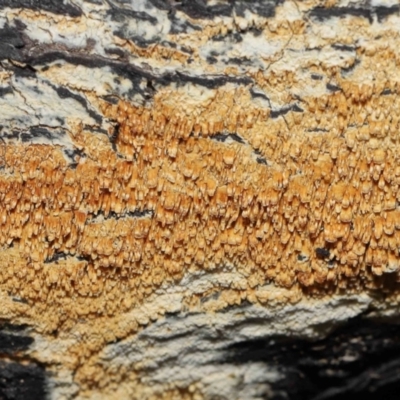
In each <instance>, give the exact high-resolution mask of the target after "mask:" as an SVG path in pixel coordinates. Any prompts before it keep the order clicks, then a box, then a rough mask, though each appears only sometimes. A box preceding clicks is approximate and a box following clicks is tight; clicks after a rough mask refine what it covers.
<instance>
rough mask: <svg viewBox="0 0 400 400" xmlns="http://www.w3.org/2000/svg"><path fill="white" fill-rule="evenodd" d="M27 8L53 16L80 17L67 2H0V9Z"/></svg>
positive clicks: (0, 0) (72, 5)
mask: <svg viewBox="0 0 400 400" xmlns="http://www.w3.org/2000/svg"><path fill="white" fill-rule="evenodd" d="M5 7H9V8H28V9H30V10H35V11H47V12H50V13H53V14H59V15H68V16H69V17H80V16H81V15H82V10H81V9H80V8H78V7H77V6H75V5H74V4H72V3H71V2H69V1H60V0H0V8H5Z"/></svg>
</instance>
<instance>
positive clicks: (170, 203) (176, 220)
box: [0, 0, 400, 399]
mask: <svg viewBox="0 0 400 400" xmlns="http://www.w3.org/2000/svg"><path fill="white" fill-rule="evenodd" d="M76 3H77V4H78V3H79V4H80V5H81V7H82V8H83V9H84V11H85V13H83V14H82V16H80V17H76V18H70V17H65V16H57V15H52V14H50V13H47V12H45V11H42V12H40V13H38V12H35V11H32V10H27V9H24V10H19V9H7V11H4V10H2V11H1V15H0V16H1V17H5V16H6V15H7V16H8V18H9V20H10V21H12V20H14V19H19V20H20V21H21V22H22V23H24V24H25V25H27V26H29V27H30V29H29V31H28V33H27V35H28V36H29V35H30V40H31V42H30V46H32V47H31V50H30V51H32V52H34V51H37V52H44V50H43V49H49V52H50V50H51V51H53V52H56V51H58V52H63V51H67V52H70V53H71V54H73V55H76V54H80V55H82V54H84V55H85V56H86V55H87V56H88V57H89V56H93V57H94V55H96V57H97V56H98V58H97V59H96V60H98V66H95V67H93V66H90V67H88V66H87V65H76V63H77V62H75V61H74V59H73V57H72V56H70V58H68V59H63V60H57V59H55V60H54V61H52V62H49V63H48V65H46V66H45V65H44V64H43V65H41V64H39V65H36V66H35V68H36V77H35V79H36V81H35V82H33V78H26V77H22V78H18V77H16V75H15V74H14V72H12V71H14V70H15V69H11V68H10V70H9V71H6V70H4V71H0V85H1V87H3V86H4V85H7V84H10V85H11V87H12V88H13V90H14V93H8V94H6V95H4V96H3V97H0V106H1V107H2V110H3V113H2V115H1V116H0V122H1V124H2V126H4V127H5V128H7V129H8V128H9V131H10V132H11V131H12V130H13V129H15V130H18V132H19V133H20V134H22V133H25V132H26V131H27V130H28V128H29V127H30V126H42V125H43V126H46V127H50V128H54V129H55V128H56V127H61V128H62V130H63V132H64V133H63V134H59V136H57V137H56V138H55V139H54V141H52V140H53V139H51V140H49V139H37V138H34V139H32V140H27V141H17V140H14V139H13V138H12V137H11V135H8V136H7V132H8V131H7V132H6V130H7V129H5V130H4V131H2V133H1V135H2V136H1V138H2V141H1V142H0V167H1V170H0V291H1V293H0V294H1V298H2V304H3V306H2V314H1V318H7V319H10V320H11V319H12V320H13V321H17V322H21V323H27V324H29V325H30V326H32V327H33V328H32V329H33V330H34V332H35V334H36V335H37V344H36V346H37V347H36V348H34V350H33V352H32V354H33V356H34V357H36V358H37V359H38V360H40V361H42V362H45V363H48V365H51V367H49V368H50V369H51V368H52V371H53V373H54V376H56V377H58V378H55V380H56V381H57V379H59V381H60V382H62V379H64V378H62V373H61V372H60V371H61V370H62V368H66V369H67V370H68V371H69V373H71V378H70V379H71V380H72V383H73V384H75V385H76V386H75V389H71V390H72V392H71V393H69V394H66V395H65V397H64V398H93V399H94V398H98V397H96V396H98V393H100V391H101V393H103V396H104V397H102V398H132V399H133V398H135V399H136V398H138V399H139V398H141V399H142V398H146V399H151V398H157V399H160V398H165V399H201V398H203V397H204V396H205V397H206V398H207V396H206V395H204V391H203V389H204V388H203V386H201V384H200V383H201V382H200V383H199V382H193V384H192V385H186V384H185V385H186V386H185V385H183V386H179V382H170V383H168V384H166V383H165V382H162V383H159V384H158V386H157V385H155V386H154V389H153V386H152V384H150V383H149V384H146V383H143V381H142V377H143V374H144V373H145V372H143V371H145V367H143V365H141V364H140V363H139V362H138V363H136V364H135V363H132V364H130V365H123V364H121V365H118V366H116V367H115V368H114V367H109V366H105V363H103V362H102V358H101V357H102V353H101V352H102V351H103V350H104V348H106V346H107V345H108V344H110V343H113V342H114V341H117V340H118V341H119V340H124V339H127V340H129V338H132V337H134V335H135V334H137V332H140V331H141V330H142V329H143V328H144V327H147V326H150V325H151V323H153V322H154V321H158V320H159V319H160V318H162V317H163V315H164V314H165V313H170V312H183V311H188V312H198V313H206V314H207V313H209V314H210V315H213V313H215V312H218V311H220V310H223V309H226V308H227V307H228V306H239V305H241V304H243V302H245V301H246V302H248V303H250V304H251V305H253V306H257V307H258V306H260V307H261V306H265V307H272V306H276V305H288V306H290V307H291V305H292V304H295V303H298V302H300V301H304V302H307V301H309V299H310V298H326V297H325V296H335V295H337V296H339V295H346V296H347V295H352V294H359V293H364V292H367V293H371V292H372V293H374V294H377V293H378V294H380V295H382V296H387V299H386V300H385V301H387V304H390V306H391V307H395V306H396V305H397V304H398V302H397V282H398V280H399V278H400V261H399V253H398V252H399V250H398V249H399V247H400V208H399V202H400V189H399V185H400V142H399V131H400V126H399V118H400V114H399V110H400V96H399V95H400V80H399V74H398V68H399V65H400V53H399V48H400V46H399V44H400V41H399V27H400V17H399V16H398V14H393V15H390V16H388V17H387V18H386V19H385V20H383V21H379V20H378V17H377V16H375V17H373V21H372V22H371V21H369V20H368V19H367V18H363V17H362V16H357V15H347V16H342V17H335V18H329V19H328V20H325V21H321V20H318V18H316V17H313V14H312V10H313V9H315V8H316V7H328V6H329V7H341V6H343V7H344V6H346V4H345V3H346V2H339V1H329V2H328V3H327V2H322V1H311V0H310V1H301V2H300V1H289V0H288V1H285V2H283V3H282V4H279V5H278V6H277V7H276V10H275V15H274V16H273V17H270V18H266V17H263V16H260V15H257V14H255V13H252V12H250V11H249V12H248V13H247V14H246V17H240V16H230V17H227V16H221V17H218V18H214V19H195V18H190V17H188V16H185V15H184V13H183V12H181V11H178V12H177V14H176V15H177V16H176V18H178V19H179V18H180V19H181V20H182V21H183V20H184V21H186V22H188V23H190V24H192V25H193V26H195V27H196V29H194V28H193V29H189V28H188V29H187V30H186V31H183V32H178V33H176V32H175V33H171V31H170V30H169V29H167V28H165V32H164V31H162V32H161V33H157V32H156V31H154V32H153V31H152V30H150V28H148V31H147V33H146V29H147V28H146V27H147V25H143V26H141V25H140V26H139V25H138V27H137V29H138V30H140V29H142V30H141V31H140V32H141V34H142V35H145V36H146V35H147V36H146V38H147V39H148V40H149V41H150V39H151V40H153V42H151V43H150V44H147V45H142V44H141V45H139V44H138V43H136V42H135V40H133V39H132V40H130V39H129V38H123V37H121V35H117V34H115V32H114V31H115V30H116V28H118V26H117V25H118V24H117V22H115V21H112V20H111V19H109V18H108V17H107V18H106V17H105V14H104V15H103V14H101V17H99V18H94V16H95V15H96V13H102V12H103V11H104V10H106V8H107V7H106V5H102V6H101V7H100V6H99V8H98V9H96V8H95V6H94V5H90V3H89V2H85V3H83V2H82V4H81V2H78V1H77V2H76ZM142 3H143V4H144V2H138V3H137V4H138V6H137V7H139V8H138V10H136V11H137V12H139V11H140V12H142V11H143V10H145V8H143V7H144V6H143V7H142ZM342 3H343V4H342ZM96 7H97V6H96ZM140 7H142V8H143V10H142V8H140ZM146 10H147V11H146V12H148V13H150V14H151V15H152V16H157V18H159V20H158V23H159V25H160V26H161V27H166V26H167V27H168V26H169V25H168V24H170V23H171V22H170V20H169V19H168V17H167V14H166V12H165V13H164V11H160V10H158V11H157V13H158V14H156V11H154V10H155V9H153V8H151V7H150V6H149V8H146ZM152 13H153V14H152ZM99 15H100V14H99ZM371 15H372V14H371ZM371 18H372V17H371ZM3 19H4V18H2V19H1V21H3ZM143 24H144V23H143ZM163 24H164V25H163ZM132 26H133V25H132ZM132 26H131V25H129V26H128V25H127V27H126V29H128V30H129V29H136V28H133V27H132ZM145 28H146V29H145ZM160 29H161V28H160ZM163 29H164V28H163ZM95 32H97V34H95ZM235 34H240V35H242V39H241V41H238V40H236V39H232V37H234V36H233V35H235ZM79 35H81V36H82V35H84V37H85V40H83V39H81V36H79ZM157 35H159V36H157ZM82 37H83V36H82ZM154 38H156V39H154ZM160 38H165V40H164V41H162V40H161V39H160ZM82 40H83V41H82ZM170 43H173V44H174V46H171V45H170ZM106 49H107V51H108V52H107V51H106ZM110 49H114V53H112V51H111V50H110ZM115 49H119V50H120V51H121V52H123V56H121V55H118V53H117V52H115ZM110 54H111V55H110ZM105 57H109V58H110V59H112V60H113V62H115V63H121V65H122V63H125V64H128V65H131V66H132V65H133V66H134V67H135V68H138V69H141V70H144V71H146V73H147V71H150V72H151V73H152V74H153V75H152V76H153V77H155V78H154V82H155V83H154V86H153V87H152V84H151V85H150V83H149V82H147V81H146V79H144V78H143V81H142V82H140V84H138V85H137V86H135V85H134V83H132V82H133V80H130V79H131V78H129V79H128V78H127V77H126V76H121V77H119V76H118V71H119V70H118V68H116V67H115V65H117V64H110V65H111V66H104V65H103V64H102V62H103V60H104V58H105ZM238 59H239V61H238ZM71 60H72V61H71ZM235 60H236V61H235ZM125 64H124V65H125ZM13 65H14V64H13ZM118 65H120V64H118ZM114 67H115V68H114ZM13 68H14V67H13ZM112 68H114V69H112ZM150 72H148V73H149V74H150ZM174 73H177V75H173V74H174ZM179 74H180V75H179ZM149 76H150V75H149ZM170 76H181V77H182V76H185V77H189V78H190V79H192V80H190V79H189V78H187V79H186V78H185V79H186V81H185V80H184V79H183V78H182V79H181V82H179V80H175V82H174V81H173V80H172V79H171V81H170V82H167V81H168V79H167V78H168V77H170ZM221 77H222V78H223V77H225V78H227V77H228V78H229V79H226V81H224V82H222V83H221V84H218V85H213V84H211V83H210V82H212V80H213V79H214V80H215V79H219V78H221ZM156 78H157V79H156ZM195 78H196V79H198V81H197V82H196V79H195ZM201 78H204V79H209V83H208V84H204V82H200V80H201ZM241 79H242V80H241ZM243 79H245V80H244V81H243ZM246 79H247V80H246ZM148 80H149V81H151V79H148ZM46 82H47V83H46ZM166 82H167V83H166ZM49 83H51V85H50V84H49ZM34 85H36V88H38V91H37V92H35V93H34V92H33V89H32V88H33V86H34ZM52 85H53V86H52ZM148 86H150V89H151V93H152V96H151V98H150V99H147V98H145V97H144V96H143V94H141V93H140V90H141V89H143V88H146V87H148ZM54 87H62V88H67V89H68V90H70V91H72V92H73V93H79V94H81V95H82V96H83V97H84V99H85V102H86V108H85V107H84V106H83V105H82V104H83V103H85V102H83V103H82V101H81V102H78V101H76V100H74V99H73V98H72V97H69V98H68V99H67V100H65V102H64V103H63V102H62V101H59V103H57V102H56V101H55V100H54V99H59V97H57V95H56V94H55V92H54V91H53V90H55V89H54ZM28 89H29V90H28ZM31 89H32V90H31ZM139 89H140V90H139ZM150 89H149V90H150ZM143 90H144V89H143ZM24 93H25V95H24ZM107 96H110V97H112V98H113V99H114V100H116V101H114V102H110V99H108V98H107ZM57 101H58V100H57ZM63 101H64V100H63ZM57 110H60V111H59V113H60V116H62V118H64V120H63V122H56V120H55V118H56V117H55V116H56V115H57V112H58V111H57ZM96 121H97V122H96ZM98 121H101V122H98ZM21 132H22V133H21ZM63 135H64V136H63ZM3 138H4V139H3ZM72 149H75V150H76V151H75V153H74V154H73V156H72V159H71V157H67V156H66V150H72ZM207 276H208V277H210V279H209V280H207V279H206V278H204V277H207ZM199 277H200V278H201V279H203V280H201V279H200V278H199ZM185 279H186V280H185ZM182 282H184V283H182ZM389 291H390V295H387V293H388V292H389ZM214 295H217V296H216V298H213V296H214ZM163 296H164V297H163ZM157 299H158V300H157ZM55 332H58V333H57V335H58V336H57V335H56V334H55ZM39 338H40V339H39ZM51 346H53V348H58V349H60V351H59V352H57V354H56V355H55V354H53V353H50V352H49V351H48V350H46V349H48V348H50V347H51ZM103 355H104V354H103ZM60 365H62V367H60ZM65 379H67V378H65ZM71 387H72V386H71ZM202 388H203V389H202ZM60 390H61V389H60ZM61 391H62V390H61ZM61 391H60V393H61ZM55 396H56V395H55ZM57 396H59V398H63V397H62V396H63V395H62V394H59V395H57ZM57 396H56V397H57ZM124 396H125V397H124ZM127 396H128V397H127ZM162 396H163V397H162ZM57 398H58V397H57Z"/></svg>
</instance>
